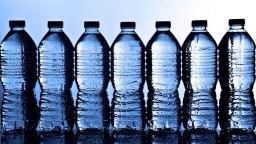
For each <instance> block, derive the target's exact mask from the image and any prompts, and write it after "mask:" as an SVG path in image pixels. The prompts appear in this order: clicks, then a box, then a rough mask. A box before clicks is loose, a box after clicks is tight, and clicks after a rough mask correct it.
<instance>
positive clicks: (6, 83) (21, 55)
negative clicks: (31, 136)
mask: <svg viewBox="0 0 256 144" xmlns="http://www.w3.org/2000/svg"><path fill="white" fill-rule="evenodd" d="M9 26H10V31H9V32H8V34H7V35H6V36H5V38H4V39H3V41H2V43H1V46H0V55H1V56H0V58H1V64H0V66H1V70H0V72H1V80H2V84H3V88H4V94H3V102H2V117H1V119H2V127H3V130H4V131H7V132H10V131H33V130H35V129H36V127H37V123H38V106H37V104H36V103H37V102H36V98H35V94H34V88H35V84H36V80H37V59H36V55H37V48H36V45H35V43H34V41H33V40H32V38H31V37H30V36H29V34H28V33H27V32H26V31H25V30H24V27H25V21H10V22H9Z"/></svg>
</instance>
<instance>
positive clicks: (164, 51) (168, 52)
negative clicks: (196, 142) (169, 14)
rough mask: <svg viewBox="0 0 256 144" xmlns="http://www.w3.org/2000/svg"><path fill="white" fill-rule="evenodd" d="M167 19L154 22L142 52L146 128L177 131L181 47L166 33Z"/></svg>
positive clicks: (167, 27)
mask: <svg viewBox="0 0 256 144" xmlns="http://www.w3.org/2000/svg"><path fill="white" fill-rule="evenodd" d="M170 27H171V22H168V21H159V22H156V29H157V30H156V32H155V34H154V35H153V37H152V38H151V39H150V40H149V42H148V44H147V47H146V51H147V55H146V63H147V65H146V68H147V83H148V89H149V93H148V110H147V118H148V123H149V128H150V129H151V130H154V131H159V130H171V131H177V130H179V127H180V113H181V107H180V99H179V94H178V90H177V89H178V86H179V83H180V79H181V47H180V45H179V43H178V41H177V39H176V38H175V37H174V35H173V34H172V33H171V32H170Z"/></svg>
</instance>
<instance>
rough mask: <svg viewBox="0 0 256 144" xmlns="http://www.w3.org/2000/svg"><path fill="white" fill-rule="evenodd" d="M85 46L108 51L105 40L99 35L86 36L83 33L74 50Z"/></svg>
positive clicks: (86, 34)
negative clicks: (99, 47) (102, 48)
mask: <svg viewBox="0 0 256 144" xmlns="http://www.w3.org/2000/svg"><path fill="white" fill-rule="evenodd" d="M86 46H96V47H97V46H101V47H104V48H105V49H110V48H109V45H108V43H107V41H106V39H105V38H104V37H103V35H102V34H101V33H96V34H95V33H94V34H88V33H83V34H82V35H81V36H80V38H79V39H78V41H77V43H76V46H75V47H76V48H78V47H80V48H81V47H86Z"/></svg>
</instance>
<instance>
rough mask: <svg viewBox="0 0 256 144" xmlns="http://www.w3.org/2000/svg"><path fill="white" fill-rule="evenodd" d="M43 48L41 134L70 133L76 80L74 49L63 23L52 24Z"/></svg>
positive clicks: (40, 103) (40, 102)
mask: <svg viewBox="0 0 256 144" xmlns="http://www.w3.org/2000/svg"><path fill="white" fill-rule="evenodd" d="M48 27H49V31H48V32H47V33H46V35H45V36H44V38H43V39H42V41H41V42H40V44H39V46H38V47H39V82H40V86H41V90H42V92H41V96H40V101H39V105H40V120H39V130H40V131H59V132H64V131H69V130H72V128H73V125H74V105H73V99H72V95H71V91H70V88H71V86H72V83H73V79H74V69H73V68H74V65H73V63H74V60H73V52H74V51H73V46H72V43H71V41H70V40H69V38H68V37H67V36H66V34H65V33H64V32H63V31H62V27H63V22H62V21H49V22H48Z"/></svg>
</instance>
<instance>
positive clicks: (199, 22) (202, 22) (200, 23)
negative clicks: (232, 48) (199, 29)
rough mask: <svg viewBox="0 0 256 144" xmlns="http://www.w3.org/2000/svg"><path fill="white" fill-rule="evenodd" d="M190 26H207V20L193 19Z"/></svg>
mask: <svg viewBox="0 0 256 144" xmlns="http://www.w3.org/2000/svg"><path fill="white" fill-rule="evenodd" d="M192 26H207V20H193V21H192Z"/></svg>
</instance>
